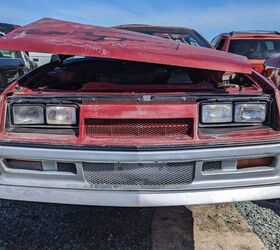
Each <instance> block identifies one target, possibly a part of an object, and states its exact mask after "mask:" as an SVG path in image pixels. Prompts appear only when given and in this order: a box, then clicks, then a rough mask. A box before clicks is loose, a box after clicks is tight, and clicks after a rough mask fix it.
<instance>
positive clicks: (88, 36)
mask: <svg viewBox="0 0 280 250" xmlns="http://www.w3.org/2000/svg"><path fill="white" fill-rule="evenodd" d="M0 48H1V49H12V50H21V51H34V52H46V53H53V54H65V55H80V56H93V57H101V58H114V59H121V60H130V61H139V62H149V63H159V64H167V65H175V66H183V67H192V68H203V69H211V70H218V71H230V72H240V73H251V66H250V64H249V62H248V60H247V59H246V58H245V57H242V56H238V55H229V54H227V53H224V52H221V51H215V50H213V49H208V48H201V47H195V46H189V45H186V44H183V43H178V42H175V41H171V40H167V39H163V38H160V37H155V36H150V35H145V34H140V33H136V32H132V31H126V30H119V29H114V28H105V27H99V26H93V25H84V24H79V23H73V22H66V21H60V20H54V19H48V18H45V19H41V20H39V21H37V22H34V23H31V24H29V25H26V26H23V27H20V28H18V29H16V30H14V31H13V32H11V33H9V34H8V35H7V36H5V37H4V38H1V39H0Z"/></svg>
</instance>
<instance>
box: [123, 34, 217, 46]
mask: <svg viewBox="0 0 280 250" xmlns="http://www.w3.org/2000/svg"><path fill="white" fill-rule="evenodd" d="M128 30H129V29H128ZM131 30H133V31H137V32H140V33H144V34H147V35H154V36H159V37H162V38H166V39H170V40H175V41H178V42H182V43H186V44H189V45H194V46H200V47H205V48H211V46H210V45H209V44H208V42H207V41H206V40H205V39H204V38H203V37H202V36H201V35H199V34H198V33H196V32H194V31H192V30H189V31H184V32H182V31H178V32H176V31H155V30H145V29H137V30H136V29H135V30H134V29H131Z"/></svg>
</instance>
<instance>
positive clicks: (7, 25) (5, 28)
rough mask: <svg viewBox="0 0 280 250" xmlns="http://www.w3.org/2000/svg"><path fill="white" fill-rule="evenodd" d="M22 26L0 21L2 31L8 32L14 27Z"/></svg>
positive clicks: (0, 30)
mask: <svg viewBox="0 0 280 250" xmlns="http://www.w3.org/2000/svg"><path fill="white" fill-rule="evenodd" d="M18 27H20V26H19V25H15V24H10V23H0V32H2V33H4V34H7V33H9V32H11V31H13V30H14V29H16V28H18Z"/></svg>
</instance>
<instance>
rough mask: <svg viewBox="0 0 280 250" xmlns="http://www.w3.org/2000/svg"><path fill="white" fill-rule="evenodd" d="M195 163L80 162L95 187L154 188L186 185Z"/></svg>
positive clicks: (188, 182)
mask: <svg viewBox="0 0 280 250" xmlns="http://www.w3.org/2000/svg"><path fill="white" fill-rule="evenodd" d="M194 168H195V162H179V163H178V162H177V163H90V162H84V163H83V170H84V177H85V179H86V180H87V181H88V182H90V183H91V184H93V185H94V186H95V187H96V188H120V189H123V188H127V189H149V188H151V189H155V188H172V187H173V188H175V187H178V186H182V185H186V184H190V183H191V182H192V181H193V178H194Z"/></svg>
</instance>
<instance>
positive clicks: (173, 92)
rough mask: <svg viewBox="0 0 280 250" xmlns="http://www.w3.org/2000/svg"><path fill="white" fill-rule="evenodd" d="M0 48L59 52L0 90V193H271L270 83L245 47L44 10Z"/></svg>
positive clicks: (121, 200)
mask: <svg viewBox="0 0 280 250" xmlns="http://www.w3.org/2000/svg"><path fill="white" fill-rule="evenodd" d="M0 49H8V50H15V51H18V50H23V51H38V52H43V53H52V54H58V55H59V57H60V59H61V60H60V61H55V62H52V63H49V64H46V65H44V66H42V67H39V68H37V69H35V70H33V71H32V72H29V73H28V74H26V75H25V76H24V77H22V78H20V79H19V80H18V81H15V82H13V83H12V84H11V85H10V86H9V87H8V88H7V89H6V90H5V91H4V92H3V93H2V94H1V96H0V121H1V123H0V159H1V164H0V173H1V175H0V198H3V199H15V200H29V201H41V202H56V203H69V204H84V205H104V206H169V205H187V204H206V203H218V202H233V201H241V200H257V199H272V198H279V197H280V192H279V191H280V157H279V156H280V118H279V117H280V106H279V105H280V102H279V100H278V98H279V90H278V89H277V88H276V86H275V85H274V84H273V83H272V82H271V81H270V80H268V79H266V78H264V77H262V76H261V75H260V74H258V73H256V71H254V70H252V67H251V65H250V63H249V61H248V59H247V58H246V57H243V56H239V55H234V54H230V53H225V52H222V51H217V50H213V49H208V48H202V47H198V46H189V45H186V44H180V46H178V43H177V42H175V41H172V40H167V39H161V38H158V37H155V36H147V35H145V34H141V33H137V32H131V31H127V30H120V29H113V28H105V27H100V26H92V25H83V24H79V23H73V22H66V21H61V20H54V19H42V20H39V21H37V22H33V23H31V24H29V25H26V26H23V27H20V28H18V29H16V30H14V31H13V32H11V33H9V34H8V35H7V36H6V39H0ZM228 72H231V74H230V75H229V73H228Z"/></svg>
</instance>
